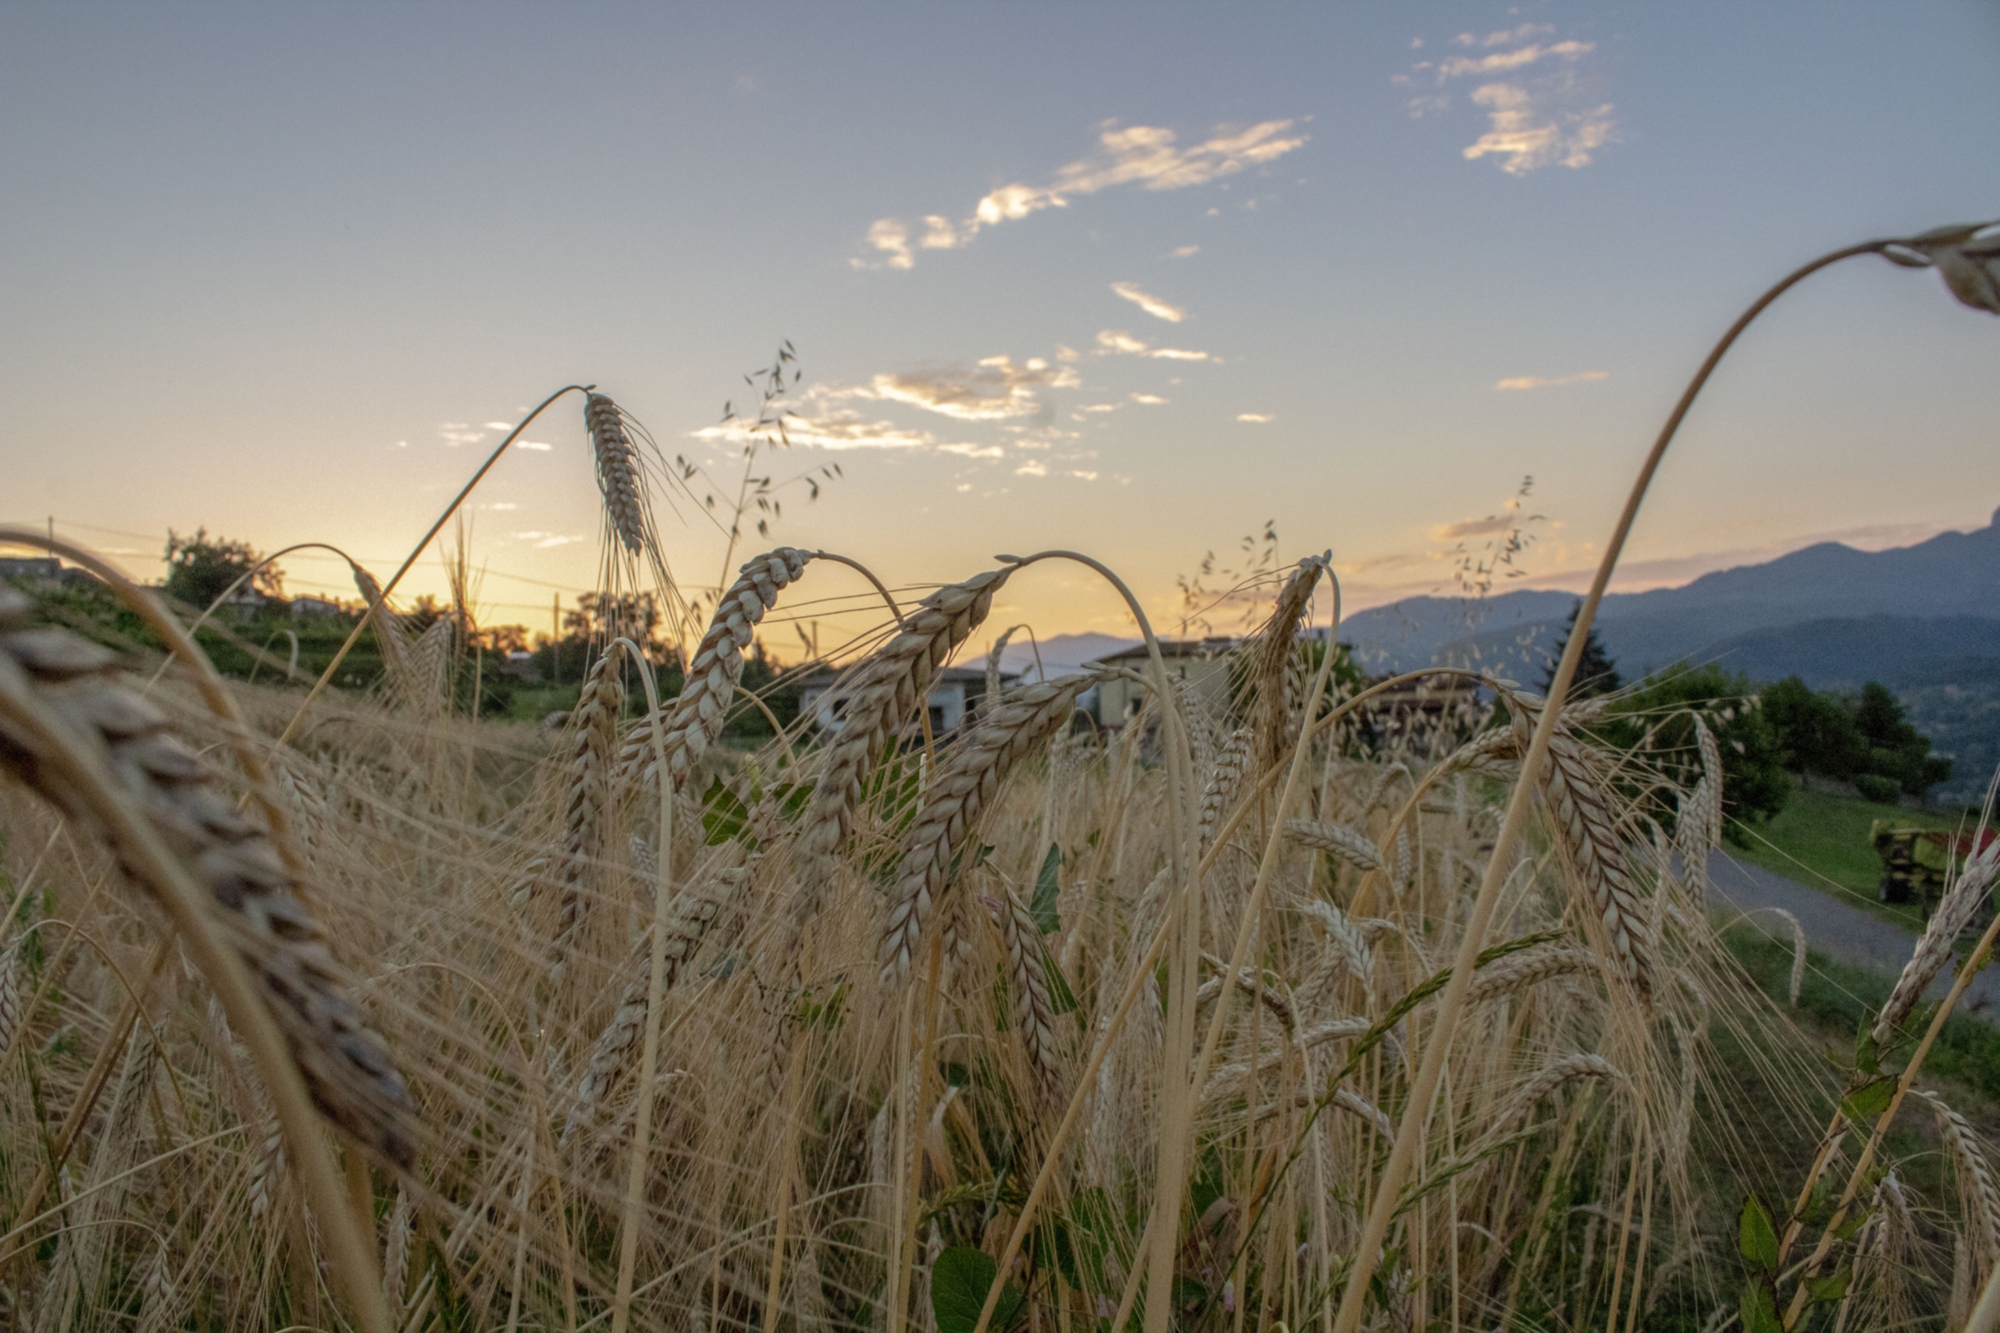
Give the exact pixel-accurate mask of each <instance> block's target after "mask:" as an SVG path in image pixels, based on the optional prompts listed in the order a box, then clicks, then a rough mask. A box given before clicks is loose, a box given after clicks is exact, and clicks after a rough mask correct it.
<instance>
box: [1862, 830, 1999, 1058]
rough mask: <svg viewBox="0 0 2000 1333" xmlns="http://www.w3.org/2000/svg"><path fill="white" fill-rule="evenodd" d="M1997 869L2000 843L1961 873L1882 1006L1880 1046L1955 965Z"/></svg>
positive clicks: (1877, 1023) (1878, 1030) (1878, 1023)
mask: <svg viewBox="0 0 2000 1333" xmlns="http://www.w3.org/2000/svg"><path fill="white" fill-rule="evenodd" d="M1996 869H2000V841H1995V842H1991V843H1988V844H1987V846H1986V849H1985V850H1984V851H1982V852H1981V853H1980V854H1979V855H1977V856H1975V857H1973V858H1971V859H1970V860H1968V861H1967V862H1966V863H1965V866H1964V868H1963V869H1961V870H1960V871H1959V872H1958V881H1957V882H1956V883H1955V884H1953V885H1952V887H1951V891H1950V892H1948V893H1946V894H1945V895H1944V898H1943V900H1942V901H1940V902H1939V903H1938V906H1937V910H1936V911H1935V912H1932V913H1931V919H1930V921H1929V922H1928V923H1927V924H1926V925H1925V926H1924V933H1923V935H1922V937H1921V938H1919V939H1918V940H1917V947H1916V948H1915V949H1913V950H1912V951H1911V952H1910V961H1909V962H1907V963H1905V964H1903V972H1902V975H1901V976H1899V977H1897V978H1896V987H1895V989H1894V990H1892V991H1890V992H1889V999H1888V1002H1887V1003H1886V1004H1884V1005H1883V1006H1882V1015H1881V1017H1880V1018H1877V1019H1876V1020H1875V1028H1874V1037H1875V1041H1876V1044H1878V1045H1885V1044H1887V1042H1888V1041H1889V1039H1890V1038H1891V1037H1892V1036H1894V1035H1895V1032H1896V1029H1897V1028H1898V1027H1900V1026H1902V1023H1903V1020H1904V1019H1906V1018H1908V1017H1909V1016H1910V1012H1911V1011H1912V1010H1913V1009H1915V1008H1916V1007H1917V1002H1918V1001H1919V1000H1921V999H1923V997H1924V992H1925V991H1927V990H1929V989H1930V985H1931V983H1932V982H1933V981H1936V980H1937V977H1938V973H1940V972H1942V971H1943V970H1944V965H1945V964H1946V963H1948V962H1950V961H1951V951H1952V949H1953V948H1954V947H1956V946H1957V944H1958V933H1959V932H1960V931H1961V930H1964V929H1965V923H1966V922H1968V921H1970V920H1971V919H1972V914H1973V912H1974V911H1975V910H1977V909H1978V907H1979V904H1980V903H1981V901H1983V900H1984V899H1985V897H1986V891H1987V889H1989V888H1990V887H1992V884H1993V874H1994V871H1995V870H1996Z"/></svg>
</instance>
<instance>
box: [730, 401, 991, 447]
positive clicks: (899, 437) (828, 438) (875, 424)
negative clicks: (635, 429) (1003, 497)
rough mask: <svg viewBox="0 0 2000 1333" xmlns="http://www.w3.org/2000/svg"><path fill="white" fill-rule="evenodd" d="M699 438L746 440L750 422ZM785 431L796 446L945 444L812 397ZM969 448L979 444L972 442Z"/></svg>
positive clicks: (787, 421)
mask: <svg viewBox="0 0 2000 1333" xmlns="http://www.w3.org/2000/svg"><path fill="white" fill-rule="evenodd" d="M691 434H692V435H693V437H694V438H695V439H697V440H705V441H708V442H710V443H727V444H742V443H744V442H745V441H747V440H748V439H749V438H750V426H749V425H748V424H746V423H744V422H742V421H740V420H737V421H725V422H723V423H722V424H721V425H719V426H704V427H703V428H702V429H700V430H698V431H693V432H691ZM785 434H786V436H787V438H789V439H790V440H791V442H792V444H793V446H794V447H797V448H805V449H831V450H845V449H922V450H937V449H939V448H941V447H942V446H941V445H940V444H939V442H938V438H937V436H935V435H933V434H931V433H930V432H929V431H927V430H909V429H906V428H904V427H901V426H898V425H896V424H895V423H894V422H891V421H871V420H869V419H868V418H867V417H865V416H864V415H862V414H861V413H860V412H857V411H855V410H854V409H853V408H851V407H842V406H840V405H838V404H834V403H828V402H825V401H824V400H823V399H822V401H819V402H812V401H810V400H808V401H807V402H806V406H805V408H804V409H803V410H801V411H799V412H798V413H797V414H795V415H793V416H789V417H787V418H785ZM965 447H967V448H976V447H978V446H973V445H968V446H965Z"/></svg>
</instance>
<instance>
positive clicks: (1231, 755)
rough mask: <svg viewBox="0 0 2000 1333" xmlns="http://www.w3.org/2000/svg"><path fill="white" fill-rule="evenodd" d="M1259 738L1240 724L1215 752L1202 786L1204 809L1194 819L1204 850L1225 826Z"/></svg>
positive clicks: (1196, 835) (1196, 831)
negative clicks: (1223, 820)
mask: <svg viewBox="0 0 2000 1333" xmlns="http://www.w3.org/2000/svg"><path fill="white" fill-rule="evenodd" d="M1256 741H1257V733H1256V732H1254V731H1252V730H1251V729H1250V728H1248V727H1238V728H1237V729H1236V730H1234V731H1232V732H1230V733H1229V739H1228V740H1226V741H1224V742H1223V743H1222V748H1221V750H1219V751H1217V753H1216V756H1215V766H1214V767H1213V768H1211V769H1210V770H1209V774H1208V781H1207V782H1206V783H1205V784H1203V786H1202V789H1201V810H1200V813H1199V815H1198V816H1197V817H1196V820H1195V837H1196V839H1197V841H1198V842H1199V844H1200V850H1202V851H1204V852H1206V851H1207V850H1208V849H1209V847H1210V846H1211V845H1212V844H1213V843H1214V842H1215V831H1216V830H1217V829H1218V828H1220V827H1221V826H1222V817H1223V815H1224V814H1225V813H1226V812H1227V811H1228V809H1229V803H1230V802H1231V801H1233V800H1235V799H1236V789H1237V788H1238V787H1240V786H1242V785H1243V774H1244V771H1245V770H1246V769H1247V768H1248V767H1249V765H1250V747H1251V746H1252V745H1254V744H1256Z"/></svg>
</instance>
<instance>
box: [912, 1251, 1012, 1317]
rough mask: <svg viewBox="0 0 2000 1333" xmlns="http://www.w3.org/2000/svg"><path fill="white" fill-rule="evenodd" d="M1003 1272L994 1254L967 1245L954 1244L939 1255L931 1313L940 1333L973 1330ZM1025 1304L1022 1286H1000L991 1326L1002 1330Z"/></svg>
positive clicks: (933, 1268)
mask: <svg viewBox="0 0 2000 1333" xmlns="http://www.w3.org/2000/svg"><path fill="white" fill-rule="evenodd" d="M999 1271H1000V1266H999V1265H998V1264H996V1263H994V1262H993V1256H992V1255H990V1254H987V1253H986V1252H985V1251H983V1250H974V1249H970V1248H968V1247H966V1246H964V1245H954V1246H952V1247H951V1248H950V1249H948V1250H946V1251H945V1252H944V1253H943V1254H940V1255H939V1256H938V1257H937V1262H936V1263H934V1264H932V1265H931V1313H932V1314H934V1315H936V1316H937V1326H938V1333H972V1330H973V1329H974V1328H975V1327H977V1326H978V1324H979V1312H980V1310H981V1309H983V1308H984V1307H985V1305H986V1293H987V1291H988V1289H990V1288H991V1287H992V1285H993V1278H994V1275H995V1274H997V1273H998V1272H999ZM1021 1304H1022V1302H1021V1289H1020V1288H1019V1287H1017V1286H1015V1285H1014V1284H1013V1283H1012V1282H1009V1283H1008V1284H1007V1285H1006V1286H1004V1287H1002V1288H1001V1289H1000V1301H999V1303H998V1304H997V1305H995V1306H994V1307H993V1322H992V1324H991V1325H989V1327H991V1328H996V1329H1002V1328H1006V1327H1007V1326H1008V1325H1009V1324H1011V1323H1013V1322H1014V1319H1015V1317H1016V1316H1017V1315H1019V1314H1020V1313H1021Z"/></svg>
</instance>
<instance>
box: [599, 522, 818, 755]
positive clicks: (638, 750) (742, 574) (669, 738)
mask: <svg viewBox="0 0 2000 1333" xmlns="http://www.w3.org/2000/svg"><path fill="white" fill-rule="evenodd" d="M812 558H813V555H812V552H810V551H795V550H793V549H792V548H791V547H789V546H780V547H779V548H778V549H777V550H775V551H769V552H766V553H765V554H763V555H760V556H758V557H756V558H755V559H754V560H749V561H746V562H745V563H744V565H743V567H742V569H741V570H740V571H739V573H738V574H737V578H736V581H735V582H734V583H732V584H730V585H729V589H728V591H726V592H724V593H723V594H722V598H721V600H720V601H718V602H717V603H716V605H715V615H714V617H713V618H712V619H710V621H709V622H708V630H707V632H706V633H704V634H703V635H702V636H701V643H700V644H699V645H697V646H696V648H695V651H694V661H693V663H692V664H691V665H690V666H689V667H688V673H687V683H686V684H685V685H683V686H682V687H681V692H680V697H679V698H677V699H675V700H674V704H673V707H672V709H671V710H669V711H668V713H667V722H666V747H667V767H668V768H669V769H670V770H672V772H673V775H674V785H675V786H681V785H684V784H685V783H686V782H687V775H688V771H689V770H690V769H692V768H693V767H694V766H695V764H697V763H699V762H700V760H701V757H702V755H703V754H705V753H706V752H707V750H708V747H709V746H711V745H713V744H714V743H715V738H716V737H718V736H720V735H721V734H722V724H723V722H724V721H725V720H726V719H727V718H728V716H729V705H730V703H731V702H732V701H733V700H734V698H735V695H736V686H737V684H738V683H739V682H741V681H742V679H743V655H744V654H745V653H747V652H748V651H749V650H750V646H751V644H752V643H753V642H754V641H755V639H756V637H757V626H758V625H759V624H761V623H762V622H763V619H764V613H765V612H767V611H769V610H770V609H771V608H772V607H774V606H776V605H777V604H778V594H779V592H781V591H783V590H784V588H785V587H786V586H788V585H789V584H792V583H794V582H796V581H797V580H798V578H799V576H800V575H801V574H803V573H805V568H806V562H808V561H809V560H811V559H812ZM657 767H658V765H657V763H656V761H655V760H654V758H653V720H652V719H651V718H647V719H646V720H645V721H644V722H642V723H640V724H639V725H638V726H637V727H635V728H633V730H632V731H631V733H630V734H628V735H627V736H626V737H625V740H624V743H623V744H622V745H620V746H619V748H618V780H619V781H620V782H630V781H633V780H634V779H635V778H636V779H639V780H642V781H645V782H648V783H650V782H653V781H654V780H656V779H657V778H658V776H659V774H658V772H657Z"/></svg>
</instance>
